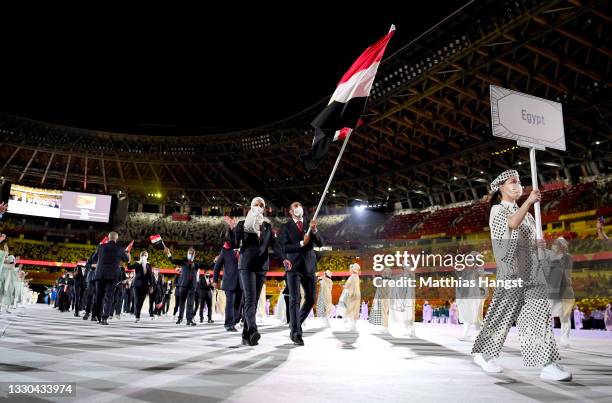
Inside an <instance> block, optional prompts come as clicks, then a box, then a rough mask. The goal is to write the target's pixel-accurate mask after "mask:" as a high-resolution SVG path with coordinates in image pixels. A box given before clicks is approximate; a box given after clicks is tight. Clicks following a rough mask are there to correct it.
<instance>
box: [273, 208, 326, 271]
mask: <svg viewBox="0 0 612 403" xmlns="http://www.w3.org/2000/svg"><path fill="white" fill-rule="evenodd" d="M309 227H310V221H307V220H304V226H303V227H302V233H301V234H300V232H299V230H298V227H297V225H296V224H295V221H293V218H289V221H288V222H287V223H285V224H283V226H282V227H281V230H280V236H279V238H280V243H281V244H282V247H283V250H284V251H285V255H286V257H287V259H289V260H290V261H291V264H292V265H293V266H294V267H296V269H297V270H300V271H301V270H302V269H301V268H302V267H303V270H305V273H307V274H314V273H315V272H316V271H317V255H316V254H315V252H314V250H313V248H314V246H315V245H317V246H318V247H321V246H323V237H322V236H321V231H317V233H316V234H314V233H312V232H311V233H310V242H308V244H306V245H304V246H300V241H303V240H304V235H306V232H307V231H308V228H309ZM302 263H303V265H302ZM292 270H293V269H292Z"/></svg>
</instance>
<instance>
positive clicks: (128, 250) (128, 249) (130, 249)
mask: <svg viewBox="0 0 612 403" xmlns="http://www.w3.org/2000/svg"><path fill="white" fill-rule="evenodd" d="M133 246H134V240H133V239H132V242H130V244H129V245H128V246H127V248H125V250H126V252H127V253H130V252H131V251H132V247H133Z"/></svg>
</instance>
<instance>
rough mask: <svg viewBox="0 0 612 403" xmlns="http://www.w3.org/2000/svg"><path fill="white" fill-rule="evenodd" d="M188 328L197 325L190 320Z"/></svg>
mask: <svg viewBox="0 0 612 403" xmlns="http://www.w3.org/2000/svg"><path fill="white" fill-rule="evenodd" d="M186 325H187V326H195V325H196V323H195V322H194V321H192V320H190V321H189V322H187V323H186Z"/></svg>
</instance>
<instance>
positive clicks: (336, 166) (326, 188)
mask: <svg viewBox="0 0 612 403" xmlns="http://www.w3.org/2000/svg"><path fill="white" fill-rule="evenodd" d="M351 133H353V129H350V130H349V132H348V133H347V135H346V137H345V138H344V142H343V143H342V147H341V148H340V152H339V153H338V157H337V158H336V163H335V164H334V168H333V169H332V171H331V174H330V175H329V179H328V180H327V184H326V185H325V190H323V194H322V195H321V199H320V200H319V205H318V206H317V209H316V210H315V213H314V215H313V216H312V219H313V220H316V219H317V216H318V215H319V211H320V210H321V206H322V205H323V200H325V196H326V195H327V192H328V190H329V185H331V182H332V179H334V175H335V174H336V169H337V168H338V164H339V163H340V159H341V158H342V154H344V149H345V148H346V144H347V143H348V140H349V137H351ZM306 235H310V227H309V228H308V232H306Z"/></svg>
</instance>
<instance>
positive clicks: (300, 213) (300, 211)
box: [293, 206, 304, 218]
mask: <svg viewBox="0 0 612 403" xmlns="http://www.w3.org/2000/svg"><path fill="white" fill-rule="evenodd" d="M293 215H294V216H296V217H297V218H302V216H303V215H304V209H303V208H302V206H298V207H296V208H294V209H293Z"/></svg>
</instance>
